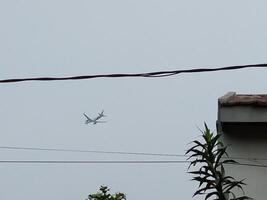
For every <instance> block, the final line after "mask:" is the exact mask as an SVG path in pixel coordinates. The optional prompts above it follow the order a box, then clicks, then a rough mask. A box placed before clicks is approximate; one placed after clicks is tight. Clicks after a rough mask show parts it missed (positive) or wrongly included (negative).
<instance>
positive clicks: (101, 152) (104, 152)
mask: <svg viewBox="0 0 267 200" xmlns="http://www.w3.org/2000/svg"><path fill="white" fill-rule="evenodd" d="M0 149H9V150H29V151H59V152H75V153H97V154H119V155H141V156H164V157H187V156H185V155H179V154H165V153H145V152H124V151H97V150H80V149H60V148H36V147H14V146H0Z"/></svg>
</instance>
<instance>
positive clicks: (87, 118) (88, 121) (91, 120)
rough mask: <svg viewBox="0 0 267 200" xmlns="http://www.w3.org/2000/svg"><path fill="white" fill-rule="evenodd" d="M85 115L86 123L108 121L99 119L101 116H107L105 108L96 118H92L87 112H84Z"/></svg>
mask: <svg viewBox="0 0 267 200" xmlns="http://www.w3.org/2000/svg"><path fill="white" fill-rule="evenodd" d="M83 115H84V116H85V117H86V121H85V124H89V123H93V124H97V123H105V122H106V121H98V120H99V119H100V118H102V117H106V115H104V110H103V111H102V112H101V113H98V116H97V117H96V118H94V119H91V118H90V117H88V116H87V115H86V114H85V113H83Z"/></svg>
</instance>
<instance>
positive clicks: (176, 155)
mask: <svg viewBox="0 0 267 200" xmlns="http://www.w3.org/2000/svg"><path fill="white" fill-rule="evenodd" d="M0 149H6V150H25V151H52V152H73V153H96V154H115V155H137V156H161V157H183V158H189V156H187V155H184V154H171V153H147V152H125V151H100V150H81V149H65V148H64V149H63V148H39V147H18V146H0ZM224 158H229V159H235V160H247V161H251V162H257V163H259V162H258V161H267V158H248V157H236V156H234V157H231V156H229V157H224ZM260 164H261V163H260Z"/></svg>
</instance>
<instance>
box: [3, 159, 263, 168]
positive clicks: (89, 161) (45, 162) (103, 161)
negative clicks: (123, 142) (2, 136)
mask: <svg viewBox="0 0 267 200" xmlns="http://www.w3.org/2000/svg"><path fill="white" fill-rule="evenodd" d="M186 163H190V161H188V160H0V164H186ZM227 165H237V166H247V167H260V168H267V165H257V164H247V163H227Z"/></svg>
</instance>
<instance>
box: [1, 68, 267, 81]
mask: <svg viewBox="0 0 267 200" xmlns="http://www.w3.org/2000/svg"><path fill="white" fill-rule="evenodd" d="M266 67H267V64H265V63H262V64H251V65H234V66H228V67H217V68H193V69H184V70H170V71H155V72H145V73H121V74H97V75H81V76H68V77H35V78H12V79H2V80H0V83H14V82H23V81H62V80H83V79H96V78H121V77H149V78H155V77H165V76H174V75H177V74H182V73H200V72H214V71H229V70H237V69H244V68H266Z"/></svg>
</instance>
